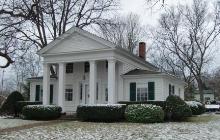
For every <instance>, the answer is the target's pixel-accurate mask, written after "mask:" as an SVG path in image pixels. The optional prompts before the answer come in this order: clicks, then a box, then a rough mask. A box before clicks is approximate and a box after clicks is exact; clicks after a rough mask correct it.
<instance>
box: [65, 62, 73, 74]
mask: <svg viewBox="0 0 220 140" xmlns="http://www.w3.org/2000/svg"><path fill="white" fill-rule="evenodd" d="M66 73H73V63H67V64H66Z"/></svg>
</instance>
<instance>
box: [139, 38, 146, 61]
mask: <svg viewBox="0 0 220 140" xmlns="http://www.w3.org/2000/svg"><path fill="white" fill-rule="evenodd" d="M139 57H140V58H142V59H144V60H146V43H145V42H140V43H139Z"/></svg>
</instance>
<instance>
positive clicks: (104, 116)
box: [76, 104, 126, 122]
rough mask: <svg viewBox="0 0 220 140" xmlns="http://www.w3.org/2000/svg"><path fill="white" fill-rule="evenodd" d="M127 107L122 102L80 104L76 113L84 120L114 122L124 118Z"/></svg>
mask: <svg viewBox="0 0 220 140" xmlns="http://www.w3.org/2000/svg"><path fill="white" fill-rule="evenodd" d="M125 108H126V105H122V104H112V105H109V104H97V105H79V106H78V107H77V111H76V113H77V118H79V119H80V120H82V121H96V122H112V121H120V120H122V119H124V111H125Z"/></svg>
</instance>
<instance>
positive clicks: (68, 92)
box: [65, 88, 73, 101]
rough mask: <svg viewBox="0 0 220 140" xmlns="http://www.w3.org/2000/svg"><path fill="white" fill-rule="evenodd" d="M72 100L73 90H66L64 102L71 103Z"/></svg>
mask: <svg viewBox="0 0 220 140" xmlns="http://www.w3.org/2000/svg"><path fill="white" fill-rule="evenodd" d="M72 100H73V89H71V88H68V89H66V90H65V101H72Z"/></svg>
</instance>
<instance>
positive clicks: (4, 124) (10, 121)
mask: <svg viewBox="0 0 220 140" xmlns="http://www.w3.org/2000/svg"><path fill="white" fill-rule="evenodd" d="M39 122H40V121H31V120H22V119H14V118H7V117H0V131H1V129H5V128H12V127H17V126H23V125H29V124H34V123H39Z"/></svg>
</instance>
